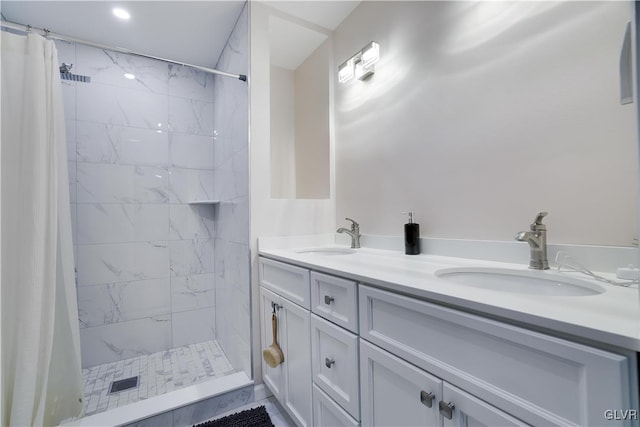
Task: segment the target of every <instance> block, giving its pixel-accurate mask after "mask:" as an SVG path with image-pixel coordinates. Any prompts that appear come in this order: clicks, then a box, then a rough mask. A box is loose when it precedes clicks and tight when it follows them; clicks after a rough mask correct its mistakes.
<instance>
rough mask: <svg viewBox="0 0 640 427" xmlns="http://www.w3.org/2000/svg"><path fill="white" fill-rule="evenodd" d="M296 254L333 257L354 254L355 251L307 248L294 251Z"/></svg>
mask: <svg viewBox="0 0 640 427" xmlns="http://www.w3.org/2000/svg"><path fill="white" fill-rule="evenodd" d="M296 253H298V254H311V255H325V256H333V255H349V254H355V253H356V251H355V249H349V248H309V249H300V250H298V251H296Z"/></svg>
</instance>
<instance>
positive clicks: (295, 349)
mask: <svg viewBox="0 0 640 427" xmlns="http://www.w3.org/2000/svg"><path fill="white" fill-rule="evenodd" d="M259 268H260V285H261V286H260V315H261V325H260V326H261V343H262V349H265V348H267V347H268V346H269V345H271V343H272V341H273V333H272V323H271V316H272V313H273V309H274V307H275V310H276V316H277V318H278V329H277V334H278V342H279V344H280V347H281V348H282V352H283V353H284V361H283V362H282V363H281V364H280V365H278V366H276V367H275V368H272V367H270V366H269V365H267V364H266V363H265V361H264V360H262V375H263V379H264V382H265V384H267V386H268V387H269V389H270V390H271V391H272V392H273V394H274V396H275V397H276V398H277V399H278V401H279V402H280V404H281V405H282V406H283V407H284V408H285V409H286V411H287V413H288V414H289V415H290V416H291V418H292V419H293V420H294V421H295V422H296V424H298V425H299V426H311V425H313V424H312V415H311V414H312V407H311V405H312V403H311V393H312V389H311V341H310V340H311V336H310V319H311V317H310V311H309V270H306V269H303V268H299V267H295V266H292V265H289V264H285V263H280V262H277V261H272V260H269V259H264V258H260V261H259ZM301 304H306V306H304V305H301Z"/></svg>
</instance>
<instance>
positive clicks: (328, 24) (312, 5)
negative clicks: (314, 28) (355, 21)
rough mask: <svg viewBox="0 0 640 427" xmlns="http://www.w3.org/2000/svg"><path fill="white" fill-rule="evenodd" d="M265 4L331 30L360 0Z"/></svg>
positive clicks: (322, 0)
mask: <svg viewBox="0 0 640 427" xmlns="http://www.w3.org/2000/svg"><path fill="white" fill-rule="evenodd" d="M263 3H264V4H266V5H268V6H271V7H273V8H274V9H278V10H280V11H282V12H285V13H288V14H289V15H293V16H295V17H297V18H300V19H303V20H305V21H307V22H311V23H313V24H316V25H319V26H321V27H323V28H326V29H329V30H331V31H333V30H335V29H336V28H338V25H340V23H341V22H342V21H344V18H346V17H347V16H349V14H350V13H351V12H353V9H355V8H356V7H357V6H358V4H360V0H357V1H352V0H339V1H332V0H316V1H311V0H306V1H305V0H302V1H289V0H287V1H264V2H263Z"/></svg>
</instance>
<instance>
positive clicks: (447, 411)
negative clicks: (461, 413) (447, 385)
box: [438, 400, 456, 420]
mask: <svg viewBox="0 0 640 427" xmlns="http://www.w3.org/2000/svg"><path fill="white" fill-rule="evenodd" d="M438 407H439V409H440V413H441V414H442V416H443V417H445V418H446V419H448V420H450V419H452V418H453V410H454V409H455V407H456V405H454V404H453V403H451V402H449V403H445V402H444V401H443V400H441V401H440V402H439V403H438Z"/></svg>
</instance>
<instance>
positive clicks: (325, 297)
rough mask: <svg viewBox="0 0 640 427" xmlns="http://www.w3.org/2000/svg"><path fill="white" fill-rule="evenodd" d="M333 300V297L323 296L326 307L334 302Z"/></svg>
mask: <svg viewBox="0 0 640 427" xmlns="http://www.w3.org/2000/svg"><path fill="white" fill-rule="evenodd" d="M334 300H335V299H334V298H333V297H330V296H329V295H325V296H324V303H325V304H327V305H331V303H332V302H333V301H334Z"/></svg>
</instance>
